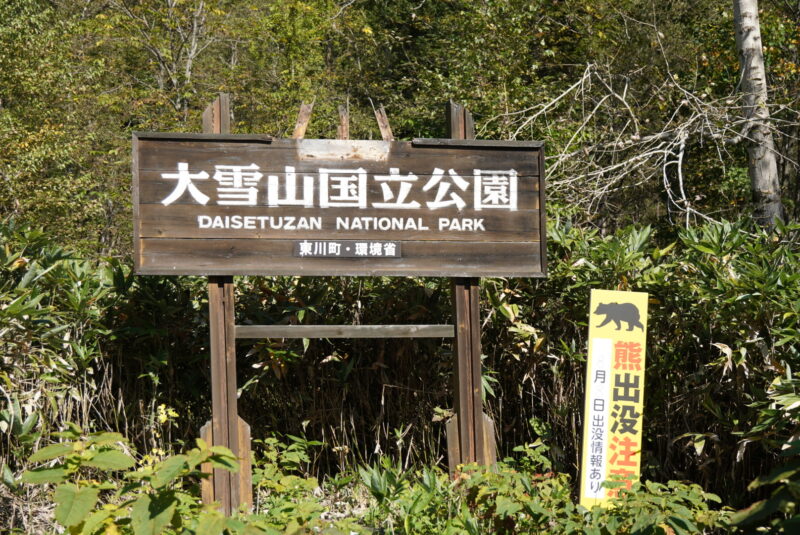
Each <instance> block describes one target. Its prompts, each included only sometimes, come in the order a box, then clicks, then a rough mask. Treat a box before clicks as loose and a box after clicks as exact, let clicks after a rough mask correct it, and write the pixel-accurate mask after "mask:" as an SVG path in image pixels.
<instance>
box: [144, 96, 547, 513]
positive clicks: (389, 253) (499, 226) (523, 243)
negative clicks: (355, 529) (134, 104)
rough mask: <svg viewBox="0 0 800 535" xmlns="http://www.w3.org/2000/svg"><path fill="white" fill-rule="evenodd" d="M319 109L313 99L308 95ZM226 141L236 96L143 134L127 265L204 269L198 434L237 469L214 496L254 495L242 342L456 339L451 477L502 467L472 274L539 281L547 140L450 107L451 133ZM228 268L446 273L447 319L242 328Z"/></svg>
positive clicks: (247, 498)
mask: <svg viewBox="0 0 800 535" xmlns="http://www.w3.org/2000/svg"><path fill="white" fill-rule="evenodd" d="M312 104H313V103H312ZM312 104H304V105H303V107H302V108H301V112H300V115H299V116H298V120H297V124H296V126H295V130H294V134H293V136H292V139H273V138H271V137H269V136H263V135H231V134H230V133H229V132H230V108H229V99H228V97H227V95H220V98H218V99H217V100H216V101H215V102H214V104H212V105H211V106H210V107H209V109H207V110H206V112H205V113H204V115H203V125H204V131H205V133H204V134H182V133H169V134H167V133H134V135H133V179H134V188H133V189H134V203H133V204H134V263H135V271H136V273H137V274H140V275H202V276H207V277H208V278H209V323H210V328H211V380H212V406H213V407H212V420H211V422H210V424H207V425H206V426H205V427H204V428H203V435H202V436H203V437H204V438H206V439H207V440H209V439H210V440H209V442H211V443H213V444H218V445H222V446H226V447H228V448H230V449H231V450H232V451H233V452H234V454H236V456H237V457H239V458H240V461H241V462H242V471H241V472H240V474H239V476H238V477H237V476H235V475H234V476H231V475H230V474H228V473H227V472H224V471H219V470H215V471H214V475H213V482H207V484H206V485H205V486H204V489H203V498H204V500H205V501H214V500H216V501H219V502H220V503H221V504H222V509H223V511H224V512H226V513H228V512H231V511H234V510H237V509H238V508H239V507H240V506H242V505H244V504H250V503H251V502H252V495H251V492H252V490H251V483H250V479H249V478H250V467H249V464H248V463H249V460H250V432H249V427H248V426H247V424H246V423H244V422H243V421H242V420H241V419H240V418H239V416H238V414H237V408H236V405H237V399H236V391H237V387H236V351H235V340H236V339H237V338H268V337H282V338H309V337H326V338H334V337H349V338H357V337H369V338H377V337H453V336H455V338H456V342H455V355H456V379H457V380H456V383H457V385H458V395H457V397H456V403H455V406H456V416H455V417H454V418H453V419H452V420H451V421H450V422H449V423H448V426H447V429H448V451H449V453H450V455H449V461H450V467H451V471H454V470H455V467H456V466H457V465H458V464H462V463H470V462H479V463H484V464H490V463H492V462H494V458H495V453H494V447H495V446H494V424H493V423H492V421H491V420H490V419H489V418H488V417H487V416H486V415H485V414H484V413H483V402H482V396H481V361H480V322H479V309H478V297H479V295H478V294H479V286H480V284H479V283H480V281H479V279H478V278H477V277H493V276H497V277H544V276H545V271H546V262H545V258H546V247H545V232H544V228H545V218H544V159H543V144H542V143H541V142H537V141H489V140H480V141H478V140H475V139H473V138H474V137H475V136H474V127H473V126H472V118H471V115H470V114H469V112H467V111H466V110H465V109H464V108H463V107H461V106H458V105H456V104H453V103H451V104H450V105H449V107H448V119H449V122H450V131H451V139H415V140H413V141H410V142H409V141H395V140H394V136H393V134H392V131H391V128H390V127H389V122H388V118H387V117H386V112H385V110H384V109H383V107H382V106H381V107H380V108H378V109H376V111H375V114H376V118H377V120H378V122H379V125H380V129H381V136H382V138H383V139H382V140H381V141H356V140H348V139H345V138H347V137H349V112H348V110H347V108H344V107H343V108H342V109H341V110H340V123H339V128H338V132H339V137H340V138H343V139H338V140H319V139H303V137H304V134H305V130H306V127H307V125H308V123H309V121H310V117H311V110H312ZM235 275H266V276H274V275H306V276H308V275H311V276H331V275H333V276H337V275H338V276H416V277H425V276H430V277H452V278H453V283H452V287H453V306H454V316H455V323H456V326H455V328H454V327H453V326H452V325H350V326H341V325H337V326H331V325H317V326H314V325H295V326H292V325H289V326H276V325H235V323H234V300H235V296H234V287H233V276H235Z"/></svg>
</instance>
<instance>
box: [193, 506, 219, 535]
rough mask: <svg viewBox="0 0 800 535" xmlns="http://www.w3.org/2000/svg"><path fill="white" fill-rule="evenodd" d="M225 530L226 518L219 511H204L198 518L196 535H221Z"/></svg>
mask: <svg viewBox="0 0 800 535" xmlns="http://www.w3.org/2000/svg"><path fill="white" fill-rule="evenodd" d="M223 529H225V517H224V516H222V514H220V513H219V512H218V511H203V512H202V513H201V514H200V515H199V516H198V517H197V529H196V530H195V534H196V535H220V533H222V530H223Z"/></svg>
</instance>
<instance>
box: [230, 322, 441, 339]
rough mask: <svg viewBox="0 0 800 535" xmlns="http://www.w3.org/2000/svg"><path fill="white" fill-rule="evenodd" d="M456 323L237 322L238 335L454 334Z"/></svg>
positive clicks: (311, 336)
mask: <svg viewBox="0 0 800 535" xmlns="http://www.w3.org/2000/svg"><path fill="white" fill-rule="evenodd" d="M453 336H454V329H453V326H452V325H237V326H236V338H452V337H453Z"/></svg>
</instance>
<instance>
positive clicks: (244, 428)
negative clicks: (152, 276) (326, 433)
mask: <svg viewBox="0 0 800 535" xmlns="http://www.w3.org/2000/svg"><path fill="white" fill-rule="evenodd" d="M230 117H231V112H230V97H229V96H228V95H227V94H225V93H222V94H220V95H219V97H217V99H216V100H215V101H214V102H213V103H212V104H211V105H209V106H208V108H206V110H205V112H204V113H203V131H204V132H205V133H208V134H229V133H230V131H231V123H230ZM235 301H236V295H235V293H234V286H233V277H232V276H212V277H208V327H209V330H210V331H211V332H210V334H211V345H210V349H211V421H210V422H208V423H206V425H204V426H203V427H202V428H201V429H200V436H201V438H203V439H204V440H205V441H206V442H208V443H209V444H213V445H214V446H224V447H226V448H228V449H230V450H231V452H233V454H234V455H235V456H236V457H237V458H238V459H239V473H238V474H232V473H230V472H228V471H227V470H222V469H219V468H217V469H214V470H213V473H212V470H211V465H210V464H207V465H204V466H203V471H204V472H206V473H212V476H211V477H210V478H208V479H206V480H204V481H203V484H202V489H201V491H202V496H203V501H204V502H205V503H212V502H215V501H217V502H219V503H220V505H221V507H222V511H223V512H224V513H225V514H231V512H233V511H237V510H238V509H239V508H240V507H241V506H245V507H247V508H249V507H252V505H253V485H252V474H251V470H250V426H249V425H248V424H247V423H246V422H245V421H244V420H242V419H241V418H240V417H239V412H238V408H237V405H238V403H237V384H236V383H237V381H236V342H235V332H234V323H235V322H234V310H233V307H234V303H235Z"/></svg>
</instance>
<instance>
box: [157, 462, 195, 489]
mask: <svg viewBox="0 0 800 535" xmlns="http://www.w3.org/2000/svg"><path fill="white" fill-rule="evenodd" d="M186 461H187V457H186V455H175V456H174V457H169V458H167V459H164V460H163V461H161V462H160V463H158V465H156V467H155V475H154V476H153V479H152V480H151V483H152V484H153V487H154V488H160V487H164V486H166V485H169V484H170V483H172V482H173V481H174V480H175V478H176V477H178V474H180V473H181V472H182V471H183V470H184V469H185V468H187V467H188V464H187V462H186Z"/></svg>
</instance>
